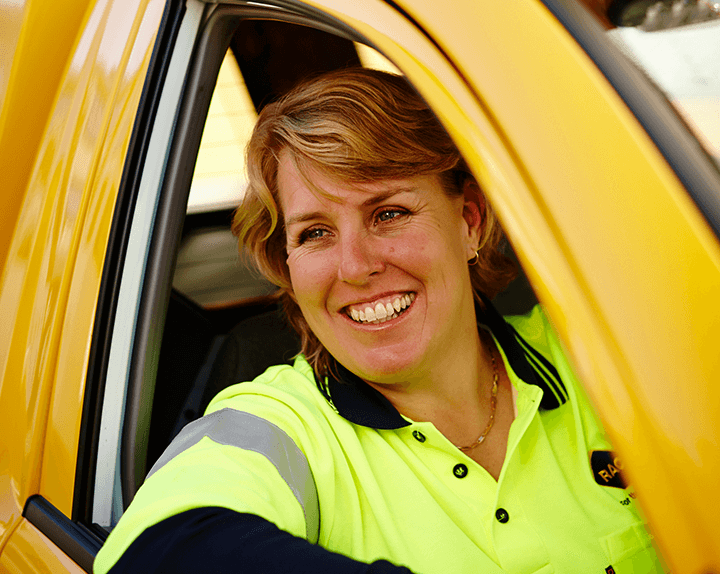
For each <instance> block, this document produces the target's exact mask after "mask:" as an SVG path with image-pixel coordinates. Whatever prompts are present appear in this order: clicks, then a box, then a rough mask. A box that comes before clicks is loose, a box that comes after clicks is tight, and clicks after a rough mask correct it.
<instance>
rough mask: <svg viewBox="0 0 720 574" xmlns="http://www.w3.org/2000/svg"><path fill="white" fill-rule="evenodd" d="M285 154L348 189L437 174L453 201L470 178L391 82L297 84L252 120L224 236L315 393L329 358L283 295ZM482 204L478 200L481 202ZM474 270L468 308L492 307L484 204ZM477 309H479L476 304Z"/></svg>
mask: <svg viewBox="0 0 720 574" xmlns="http://www.w3.org/2000/svg"><path fill="white" fill-rule="evenodd" d="M281 152H288V153H289V154H290V158H291V159H292V161H293V162H294V164H295V165H296V167H297V168H298V170H299V171H300V172H301V174H303V175H304V176H306V170H307V168H308V167H312V169H316V170H318V171H320V172H321V173H323V174H324V175H326V176H328V177H330V178H332V179H337V180H339V181H345V182H348V183H367V182H373V181H378V180H382V179H401V178H411V177H416V176H425V175H438V176H439V177H440V180H441V182H442V185H443V189H444V190H445V192H446V193H447V194H448V195H451V196H457V195H462V193H463V191H462V189H463V185H464V183H465V181H466V180H467V179H468V178H472V177H473V176H472V175H471V174H470V172H469V170H468V168H467V166H466V165H465V162H464V160H463V159H462V157H461V156H460V152H459V151H458V150H457V148H456V147H455V144H454V143H453V142H452V140H451V139H450V136H448V134H447V132H446V131H445V129H444V128H443V127H442V126H441V125H440V122H439V121H438V119H437V118H436V117H435V115H434V114H433V112H432V111H431V110H430V109H429V108H428V106H427V104H426V103H425V102H424V100H423V99H422V98H421V97H420V96H419V95H418V94H417V93H416V92H415V91H414V90H413V88H412V87H411V86H410V85H409V84H408V83H407V82H406V81H405V79H404V78H403V77H401V76H398V75H394V74H389V73H387V72H381V71H378V70H370V69H364V68H352V69H346V70H340V71H335V72H330V73H328V74H324V75H322V76H320V77H318V78H315V79H312V80H310V81H307V82H304V83H302V84H300V85H298V86H297V87H295V88H294V89H293V90H291V91H290V92H289V93H288V94H287V95H285V96H284V97H283V98H282V99H280V100H279V101H277V102H275V103H271V104H268V105H267V106H266V107H265V108H264V109H263V110H262V111H261V112H260V114H259V116H258V120H257V124H256V125H255V129H254V131H253V134H252V137H251V138H250V142H249V143H248V147H247V170H248V180H249V183H248V187H247V191H246V193H245V196H244V199H243V201H242V203H241V204H240V206H239V207H238V209H237V210H236V212H235V215H234V218H233V224H232V230H233V233H235V235H236V236H237V237H238V240H239V244H240V248H242V247H243V246H245V247H246V248H247V250H248V252H249V254H250V255H251V257H252V258H253V260H254V262H255V263H256V265H257V266H258V268H259V269H260V271H261V272H262V274H263V275H264V276H265V277H267V279H268V280H270V281H271V282H272V283H274V284H275V285H277V286H278V287H280V295H279V297H280V300H281V302H282V304H283V307H284V309H285V312H286V314H287V317H288V320H289V322H290V324H291V325H292V326H293V328H294V329H295V330H296V331H297V332H298V333H299V334H300V337H301V344H302V353H303V354H304V355H305V357H306V358H307V360H308V362H309V363H310V365H312V367H313V370H314V371H315V375H316V377H317V379H318V383H319V384H320V385H323V386H324V380H325V377H326V376H327V375H328V372H329V370H328V369H329V368H330V365H331V364H332V358H331V357H330V354H329V353H328V351H327V350H326V349H325V347H324V346H323V345H322V343H321V342H320V341H319V340H318V339H317V337H316V336H315V335H314V333H313V332H312V331H311V329H310V327H309V326H308V324H307V322H306V321H305V318H304V317H303V314H302V312H301V310H300V307H299V306H298V304H297V301H296V299H295V297H294V294H293V289H292V284H291V282H290V272H289V269H288V267H287V263H286V259H287V252H286V237H285V226H284V222H283V215H282V213H281V209H280V203H279V200H278V188H277V171H278V163H279V158H280V154H281ZM481 199H482V198H481ZM482 211H483V213H484V221H483V231H482V236H481V238H480V251H479V253H478V262H477V263H476V264H474V265H472V266H471V267H469V269H470V278H471V281H472V286H473V290H474V292H475V295H476V299H477V300H478V301H479V297H478V294H479V293H482V294H484V295H485V296H487V297H489V298H493V297H494V296H495V295H497V294H498V293H499V292H500V291H502V290H503V289H504V288H505V287H507V285H508V284H509V283H510V281H512V279H513V278H514V276H515V274H516V269H515V265H514V263H512V262H511V261H510V260H509V259H508V258H507V257H506V256H505V255H504V254H503V253H502V250H501V247H500V246H501V240H502V230H501V228H500V225H499V224H498V222H497V220H496V218H495V215H494V213H493V211H492V209H491V208H490V206H489V205H488V204H487V202H485V206H484V209H483V210H482ZM480 304H482V303H480Z"/></svg>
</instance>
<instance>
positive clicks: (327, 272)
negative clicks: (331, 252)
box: [287, 253, 337, 312]
mask: <svg viewBox="0 0 720 574" xmlns="http://www.w3.org/2000/svg"><path fill="white" fill-rule="evenodd" d="M287 265H288V269H289V270H290V283H291V284H292V288H293V292H294V293H295V298H296V299H297V301H298V303H299V304H300V306H301V307H303V306H305V305H307V304H309V303H312V302H314V301H321V300H323V299H324V298H325V296H326V295H327V293H326V291H327V289H328V288H329V287H330V285H331V284H332V281H333V278H334V277H335V276H336V275H337V270H336V269H335V267H334V263H333V260H332V258H331V257H328V256H327V254H325V255H321V254H314V253H302V254H299V253H298V254H296V253H291V254H290V255H289V256H288V258H287ZM303 312H305V309H303Z"/></svg>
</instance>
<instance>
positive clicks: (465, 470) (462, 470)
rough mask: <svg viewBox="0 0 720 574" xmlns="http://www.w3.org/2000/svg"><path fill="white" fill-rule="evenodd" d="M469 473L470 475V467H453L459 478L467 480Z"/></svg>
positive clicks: (462, 465) (459, 465)
mask: <svg viewBox="0 0 720 574" xmlns="http://www.w3.org/2000/svg"><path fill="white" fill-rule="evenodd" d="M467 473H468V467H467V466H465V465H464V464H456V465H455V466H454V467H453V474H454V475H455V476H456V477H457V478H465V477H466V476H467Z"/></svg>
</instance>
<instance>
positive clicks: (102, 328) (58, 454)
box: [0, 1, 194, 572]
mask: <svg viewBox="0 0 720 574" xmlns="http://www.w3.org/2000/svg"><path fill="white" fill-rule="evenodd" d="M11 4H12V5H11V6H9V7H8V6H7V3H6V4H5V5H3V7H2V16H3V24H4V25H5V24H6V23H7V22H10V23H11V24H12V25H13V26H14V28H13V29H14V30H15V33H14V34H12V35H9V36H5V35H3V38H2V44H3V45H2V48H3V57H4V61H3V64H7V66H4V68H3V71H4V72H7V75H5V73H4V74H3V85H2V89H3V98H2V120H1V121H0V126H1V131H0V149H1V150H2V153H0V156H1V157H2V159H0V163H1V164H2V171H3V172H4V175H3V178H2V179H3V186H2V187H3V190H2V200H1V201H2V210H1V211H2V213H3V221H2V240H1V241H0V243H1V244H2V248H1V249H0V253H1V254H2V261H3V271H2V289H1V290H0V301H2V303H1V304H0V307H2V312H1V314H2V319H0V323H2V337H0V341H1V342H0V372H1V373H2V375H1V378H0V429H1V430H0V436H1V437H2V439H0V452H1V454H0V476H1V477H2V478H0V484H1V485H2V486H1V487H0V488H2V493H1V494H0V498H2V500H3V503H2V507H1V509H0V549H1V550H2V553H1V554H0V571H3V572H63V571H68V572H80V571H87V572H90V571H91V568H92V560H93V557H94V554H95V552H96V551H97V549H98V548H99V547H100V545H101V544H102V541H103V539H104V536H105V535H106V532H104V531H103V529H102V528H99V527H98V526H97V525H95V524H93V521H92V518H91V515H90V514H89V512H90V510H91V506H89V505H87V500H88V497H89V496H90V497H91V496H92V486H90V487H88V484H90V485H92V478H91V475H90V474H89V473H90V470H89V469H91V468H94V461H93V464H92V465H91V464H90V463H89V460H90V459H91V458H93V457H94V454H93V453H94V449H95V448H96V443H95V442H94V441H95V438H94V437H93V428H94V425H93V420H94V418H95V415H96V408H97V401H98V400H101V399H98V397H99V396H101V395H102V393H100V388H101V386H102V383H101V382H99V381H100V380H101V379H103V377H104V372H105V369H106V367H107V364H106V359H105V354H104V353H105V352H104V349H106V348H107V346H108V341H107V336H108V335H109V334H110V333H111V331H112V327H113V323H114V317H115V316H116V315H118V314H119V315H120V316H122V315H123V313H124V312H125V309H123V306H122V305H117V301H115V300H114V292H115V291H116V288H117V287H118V286H119V281H120V275H119V267H118V262H123V261H124V260H125V259H124V258H125V253H126V252H127V241H128V236H127V235H126V233H125V227H126V226H127V225H128V222H129V221H131V220H132V218H133V217H135V216H137V217H141V216H142V210H143V208H142V206H140V207H139V208H138V206H137V204H138V201H137V196H138V190H137V181H136V180H137V175H138V174H139V173H142V165H143V162H144V157H145V154H146V151H147V150H146V147H147V142H146V141H145V139H146V138H145V137H144V136H145V134H146V133H149V128H150V127H151V126H153V125H155V124H156V122H155V118H156V111H157V108H158V98H159V94H160V89H161V88H162V87H163V85H164V83H165V79H166V78H167V63H168V61H169V60H168V57H169V54H170V53H171V52H172V47H173V45H174V40H175V38H176V37H177V35H178V28H179V24H180V22H181V18H182V14H183V12H184V5H183V4H182V3H180V2H170V3H168V4H167V6H166V3H165V2H162V1H161V2H153V1H137V2H135V1H131V2H112V1H99V2H86V1H74V2H63V3H60V4H57V3H47V2H45V3H40V2H32V3H31V2H25V3H23V2H20V3H11ZM5 16H8V18H7V19H6V18H5ZM192 37H194V32H193V34H192ZM191 41H192V40H191ZM6 56H7V57H6ZM181 74H183V76H182V77H181V78H180V79H179V82H180V83H181V82H182V79H183V78H184V69H182V71H181ZM176 84H177V80H176ZM131 136H132V137H131ZM129 312H132V311H129ZM93 473H94V471H93Z"/></svg>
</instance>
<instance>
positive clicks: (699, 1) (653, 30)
mask: <svg viewBox="0 0 720 574" xmlns="http://www.w3.org/2000/svg"><path fill="white" fill-rule="evenodd" d="M613 16H614V17H613ZM611 18H613V20H614V24H616V25H617V27H616V28H614V29H611V30H609V31H608V35H609V36H610V37H611V38H612V39H613V41H614V42H615V43H616V45H618V46H619V47H620V49H621V50H622V51H623V52H625V54H627V55H628V56H629V58H630V59H631V60H632V61H633V62H635V64H636V65H638V66H639V67H640V68H641V69H642V70H643V71H644V72H645V73H646V74H647V75H648V76H650V78H651V79H653V80H654V82H655V83H656V84H657V85H658V87H659V88H660V89H661V90H662V91H663V92H664V93H665V94H666V96H667V97H668V99H669V100H670V102H671V103H672V104H673V105H674V106H675V108H676V109H677V110H678V112H679V113H680V115H682V117H683V118H684V119H685V121H686V122H687V124H688V126H689V127H690V129H691V130H692V131H693V132H694V133H695V135H696V136H697V138H698V140H699V141H700V143H701V144H702V145H703V147H705V149H706V150H707V151H708V153H709V154H710V155H711V156H712V157H713V158H714V159H715V161H716V163H718V165H720V2H717V1H709V0H695V1H692V0H675V1H668V0H665V1H659V2H658V1H655V2H649V1H647V0H636V1H630V2H625V3H623V6H622V8H621V9H619V10H617V11H616V13H615V14H614V15H612V14H611Z"/></svg>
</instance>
